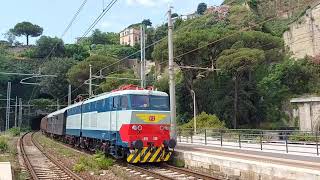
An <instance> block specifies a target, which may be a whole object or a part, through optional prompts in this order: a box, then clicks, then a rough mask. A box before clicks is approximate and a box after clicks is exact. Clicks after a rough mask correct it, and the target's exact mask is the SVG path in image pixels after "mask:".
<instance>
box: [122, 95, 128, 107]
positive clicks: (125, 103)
mask: <svg viewBox="0 0 320 180" xmlns="http://www.w3.org/2000/svg"><path fill="white" fill-rule="evenodd" d="M120 107H121V109H122V110H126V109H128V97H127V96H121V97H120Z"/></svg>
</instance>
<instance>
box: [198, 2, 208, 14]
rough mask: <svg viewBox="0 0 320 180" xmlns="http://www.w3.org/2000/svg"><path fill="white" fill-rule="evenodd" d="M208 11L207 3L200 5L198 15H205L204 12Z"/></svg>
mask: <svg viewBox="0 0 320 180" xmlns="http://www.w3.org/2000/svg"><path fill="white" fill-rule="evenodd" d="M206 10H207V4H206V3H200V4H198V8H197V13H198V14H201V15H203V14H204V12H206Z"/></svg>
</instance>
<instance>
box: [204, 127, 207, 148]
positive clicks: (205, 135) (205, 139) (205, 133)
mask: <svg viewBox="0 0 320 180" xmlns="http://www.w3.org/2000/svg"><path fill="white" fill-rule="evenodd" d="M204 144H205V145H207V129H204Z"/></svg>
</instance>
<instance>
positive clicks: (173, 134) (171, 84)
mask: <svg viewBox="0 0 320 180" xmlns="http://www.w3.org/2000/svg"><path fill="white" fill-rule="evenodd" d="M168 53H169V89H170V118H171V138H173V139H176V87H175V86H176V85H175V73H174V62H173V24H172V19H171V7H170V8H169V11H168Z"/></svg>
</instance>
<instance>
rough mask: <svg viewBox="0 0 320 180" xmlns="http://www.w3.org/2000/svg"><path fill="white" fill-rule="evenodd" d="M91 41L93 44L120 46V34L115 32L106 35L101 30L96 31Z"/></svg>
mask: <svg viewBox="0 0 320 180" xmlns="http://www.w3.org/2000/svg"><path fill="white" fill-rule="evenodd" d="M89 40H90V42H91V44H108V45H111V44H119V34H118V33H113V32H108V33H105V32H102V31H101V30H99V29H95V30H94V31H93V32H92V35H91V36H90V37H89Z"/></svg>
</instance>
